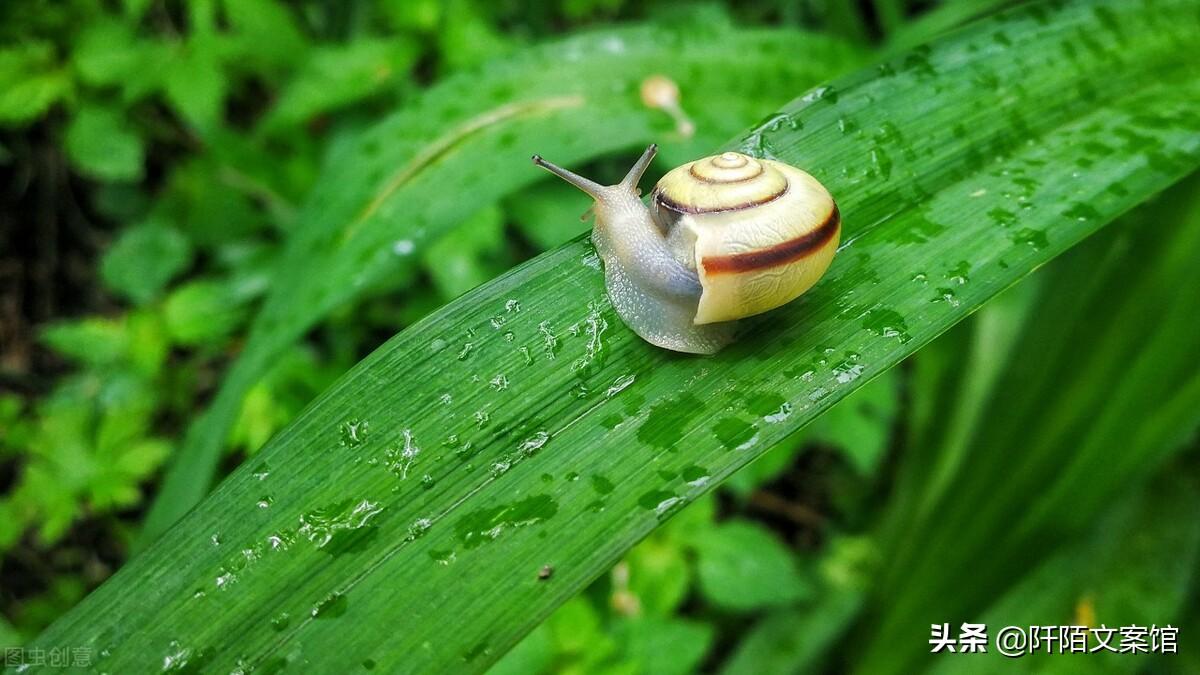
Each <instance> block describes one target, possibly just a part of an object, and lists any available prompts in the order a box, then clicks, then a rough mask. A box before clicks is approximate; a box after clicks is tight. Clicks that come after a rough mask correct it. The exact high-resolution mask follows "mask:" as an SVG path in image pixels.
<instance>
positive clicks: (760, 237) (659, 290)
mask: <svg viewBox="0 0 1200 675" xmlns="http://www.w3.org/2000/svg"><path fill="white" fill-rule="evenodd" d="M655 151H656V146H653V145H651V146H650V147H649V148H647V149H646V152H645V153H643V154H642V156H641V158H640V159H638V161H637V163H636V164H634V166H633V168H632V169H630V171H629V173H628V175H626V176H625V178H624V179H623V180H622V181H621V182H620V183H617V184H616V185H610V186H604V185H600V184H598V183H595V182H593V181H590V180H588V179H586V178H583V177H581V176H578V175H576V174H574V173H572V172H570V171H567V170H566V169H563V168H561V167H558V166H555V165H554V164H551V163H549V162H546V161H545V160H543V159H542V158H541V157H538V156H536V155H535V156H534V162H535V163H536V164H538V165H539V166H541V167H543V168H545V169H547V170H549V171H551V172H553V173H554V174H556V175H558V176H559V177H561V178H563V179H564V180H566V181H567V182H569V183H571V184H572V185H574V186H575V187H577V188H579V189H581V190H583V191H584V192H586V193H587V194H588V195H590V196H591V197H592V198H593V199H595V202H596V203H595V206H594V212H595V217H596V221H595V226H594V228H593V231H592V241H593V242H594V243H595V246H596V251H597V252H598V253H599V254H600V257H601V259H602V260H603V261H604V273H605V285H606V286H607V288H608V294H609V297H610V299H611V300H612V303H613V306H614V308H615V309H616V310H617V314H618V315H619V316H620V317H621V320H622V321H624V322H625V324H626V325H628V326H629V327H630V328H632V329H633V331H634V332H636V333H637V334H638V335H639V336H641V337H642V338H643V339H645V340H646V341H648V342H650V343H652V344H655V345H657V346H659V347H663V348H666V349H670V350H674V351H679V352H689V353H693V354H711V353H714V352H716V351H718V350H719V349H721V348H722V347H724V346H725V345H727V344H728V343H729V342H731V341H732V339H733V326H734V324H733V322H734V321H736V320H737V319H741V318H744V317H748V316H752V315H755V314H760V313H762V312H766V311H768V310H771V309H774V308H776V307H779V306H780V305H783V304H786V303H788V302H790V301H792V300H794V299H795V298H796V297H798V296H799V295H801V294H802V293H804V292H805V291H807V290H808V289H809V288H811V287H812V285H813V284H815V283H816V282H817V280H818V279H820V277H821V276H822V275H823V274H824V273H825V270H826V269H828V267H829V264H830V262H831V261H832V259H833V254H834V252H835V251H836V250H837V245H838V239H839V236H840V232H841V220H840V217H839V214H838V210H837V205H836V204H834V201H833V198H832V197H831V196H830V195H829V192H828V191H827V190H826V189H825V188H824V186H822V185H821V184H820V183H819V182H817V180H816V179H815V178H813V177H812V176H810V175H809V174H807V173H805V172H804V171H801V170H800V169H797V168H795V167H792V166H789V165H787V164H784V163H782V162H776V161H772V160H765V159H755V158H752V157H749V156H747V155H743V154H740V153H736V152H726V153H722V154H720V155H714V156H712V157H705V158H703V159H699V160H696V161H694V162H689V163H687V164H684V165H682V166H679V167H676V168H675V169H672V170H671V171H670V172H668V173H667V174H666V175H665V176H663V178H662V180H660V181H659V182H658V184H657V185H655V187H654V190H653V192H652V193H651V195H650V206H649V207H648V208H647V206H646V205H645V204H643V203H642V201H641V199H640V198H639V197H638V192H637V183H638V181H639V180H640V179H641V177H642V174H643V173H644V172H645V170H646V167H648V166H649V164H650V162H651V160H653V158H654V154H655Z"/></svg>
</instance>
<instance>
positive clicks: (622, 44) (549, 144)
mask: <svg viewBox="0 0 1200 675" xmlns="http://www.w3.org/2000/svg"><path fill="white" fill-rule="evenodd" d="M713 44H723V45H725V46H726V47H727V48H728V49H730V50H732V51H736V52H738V53H739V54H740V55H741V58H739V59H737V60H730V59H728V58H726V57H725V55H724V53H722V52H721V51H718V50H713V49H712V48H711V45H713ZM801 54H803V58H798V56H800V55H801ZM856 58H857V54H856V53H855V52H854V51H853V50H851V49H849V48H848V47H846V46H845V45H843V44H841V43H840V42H837V41H833V40H830V39H827V38H822V37H819V36H815V35H810V34H805V33H799V32H795V31H733V30H729V29H724V28H713V27H708V28H706V27H704V26H688V27H687V29H686V30H682V29H677V28H673V27H650V26H641V27H634V28H628V29H624V30H608V31H600V32H597V33H595V34H589V35H584V36H580V37H575V38H571V39H568V40H564V41H562V42H559V43H553V44H549V45H546V46H543V47H538V48H534V49H530V50H527V51H525V52H520V53H517V54H514V55H513V56H512V57H510V58H509V59H503V60H497V61H495V62H493V63H491V64H488V65H487V66H486V67H484V68H483V69H482V70H480V71H479V72H474V73H463V74H462V75H460V76H457V77H452V78H448V79H446V80H445V81H443V82H441V83H440V84H439V85H438V86H435V87H433V88H431V89H430V90H428V91H427V92H425V93H424V94H423V95H422V97H421V98H419V99H418V100H416V101H414V102H413V104H412V105H410V106H408V107H407V108H405V109H404V110H401V111H400V112H398V113H397V114H396V115H394V116H392V117H390V118H388V119H387V120H385V121H383V122H382V123H380V124H378V125H376V126H375V127H374V128H372V129H371V130H370V131H368V132H366V133H364V134H363V135H362V136H361V137H359V138H356V139H354V140H353V142H347V143H345V144H343V145H340V146H338V147H335V149H334V150H333V151H332V159H331V161H330V166H329V169H328V170H327V171H326V173H325V174H324V176H323V178H322V179H321V180H320V181H318V182H317V186H316V190H315V192H314V194H313V196H312V197H311V199H310V200H309V203H308V205H307V206H306V207H305V208H304V209H303V210H302V213H301V215H300V216H299V218H298V221H299V222H298V224H297V225H298V226H297V229H296V231H295V233H294V235H293V236H292V237H291V238H290V240H289V242H288V248H287V252H286V253H285V256H284V259H283V260H282V261H281V262H280V265H279V268H278V269H279V270H280V276H279V277H278V278H277V279H275V281H274V289H275V290H274V291H273V293H272V295H271V296H269V297H268V299H267V301H266V303H265V305H264V307H263V310H262V312H260V313H259V315H258V316H257V317H256V318H255V321H254V324H253V326H252V328H251V331H250V336H249V338H248V341H247V344H246V347H245V349H244V350H243V352H242V355H241V356H240V357H239V359H238V362H237V363H236V364H235V365H234V366H233V368H232V369H231V370H230V371H229V373H228V374H227V375H226V378H225V381H224V382H223V383H222V387H221V391H220V392H219V393H218V395H217V398H216V400H215V401H214V402H213V405H212V407H211V408H210V409H209V410H208V411H206V412H205V414H204V415H203V416H202V417H200V418H199V419H197V420H195V421H194V422H193V425H192V427H191V428H190V429H189V431H188V435H187V439H186V441H185V444H184V447H183V448H182V449H181V451H180V453H179V455H178V458H177V460H176V462H175V463H173V465H172V468H171V469H170V471H169V472H168V475H167V477H166V479H165V483H164V486H163V489H162V490H161V492H160V496H159V497H158V499H157V501H156V504H155V506H154V508H153V509H152V512H151V515H150V516H149V518H148V520H147V522H146V534H145V535H144V539H145V541H149V540H150V539H153V538H154V537H155V536H157V535H158V534H159V533H161V532H162V530H163V529H164V528H165V527H166V526H167V525H169V524H171V523H173V522H174V521H175V520H176V519H177V518H178V517H179V516H180V515H181V514H183V513H184V512H186V511H187V510H188V509H190V508H191V507H192V506H193V505H194V504H195V503H196V502H198V501H199V500H200V498H201V497H202V496H203V495H204V494H205V493H206V492H207V490H208V487H209V486H208V484H207V483H208V482H209V481H211V476H212V475H213V473H214V471H215V468H216V465H217V459H218V458H219V457H220V456H221V450H222V445H221V444H222V443H223V442H224V441H225V439H226V438H227V436H228V430H229V427H230V426H231V425H232V424H233V422H234V421H235V419H236V415H237V413H238V410H240V407H241V399H242V397H243V396H244V395H245V393H246V391H248V389H249V387H251V386H252V385H253V384H254V382H255V381H256V380H257V378H258V377H259V376H260V375H261V374H262V372H263V371H264V370H265V369H266V368H267V367H268V366H269V364H270V362H271V360H272V359H273V358H274V357H275V356H276V355H277V354H279V353H280V352H281V351H282V350H284V349H286V348H287V347H288V346H289V345H291V344H292V343H293V342H294V341H295V340H296V339H298V338H299V337H300V336H301V335H303V334H304V332H305V331H306V330H308V329H309V328H310V327H311V326H312V325H314V324H315V323H316V322H317V321H319V320H320V319H321V318H323V317H324V316H326V315H327V314H328V313H329V312H330V311H332V310H333V309H334V308H335V307H338V306H339V305H342V304H344V303H346V302H347V301H349V300H351V299H353V298H355V297H358V296H359V295H360V294H361V293H362V292H363V291H364V290H366V289H370V288H372V287H373V283H374V282H376V281H378V280H381V279H386V278H392V277H395V276H398V275H402V274H403V273H404V270H405V269H406V268H410V267H411V266H413V265H414V264H415V263H416V261H418V260H421V254H423V253H424V251H425V249H426V248H427V247H428V246H429V245H430V244H431V243H432V242H433V241H435V240H436V238H437V237H438V236H440V235H441V234H443V233H444V232H446V231H447V230H449V229H450V228H451V227H453V226H455V225H458V224H459V223H462V222H463V221H464V220H465V219H467V218H469V217H470V216H471V215H472V214H474V213H477V212H478V211H479V210H480V209H482V208H484V207H486V206H488V205H489V204H493V203H495V202H496V201H497V200H499V199H500V198H502V197H504V196H505V195H507V194H509V193H512V192H516V191H518V190H520V189H521V188H523V187H525V186H528V185H531V184H534V183H536V182H539V181H542V180H545V179H546V177H545V176H542V175H540V173H541V172H536V171H533V170H532V167H529V166H528V165H527V164H525V162H526V161H527V160H526V158H528V157H529V156H530V155H531V154H532V153H533V152H535V151H541V152H543V153H544V154H546V155H547V156H549V157H554V158H555V159H556V161H558V162H561V163H570V162H572V161H575V160H583V159H586V158H592V157H601V156H604V155H607V154H610V153H613V152H615V151H618V150H622V149H626V148H630V147H637V146H641V147H645V144H646V143H648V142H650V141H652V140H654V141H658V142H660V153H661V157H662V159H661V161H662V162H663V163H667V162H670V161H672V160H671V157H672V156H674V157H676V158H677V160H681V159H684V158H692V157H695V156H697V155H698V154H701V153H704V152H708V151H710V150H711V149H712V147H713V146H714V145H715V144H716V143H719V142H721V140H723V139H725V138H727V137H728V136H729V135H730V134H733V133H735V132H736V131H737V130H738V129H741V128H744V126H745V125H746V124H749V123H750V122H752V121H753V120H755V119H758V118H760V117H761V116H762V115H763V114H764V113H765V112H767V111H770V110H773V109H774V108H775V107H776V105H777V103H778V101H780V100H783V99H786V98H788V97H790V96H792V95H794V92H795V91H799V90H801V89H803V88H804V87H806V86H808V85H809V84H811V83H813V82H815V81H816V80H817V79H818V78H820V77H825V76H827V75H828V74H830V73H831V72H834V71H836V70H838V69H842V68H845V67H846V66H847V65H849V64H850V63H852V62H853V61H854V60H855V59H856ZM551 66H552V67H551ZM654 73H662V74H665V75H667V76H669V77H672V78H675V79H676V80H677V82H678V83H679V86H680V88H681V90H682V91H683V97H684V99H683V106H684V107H685V108H686V110H687V112H688V114H689V115H690V116H691V118H692V120H693V121H694V122H695V124H696V134H695V136H693V137H692V138H688V139H681V138H679V137H677V136H674V135H673V134H674V131H673V130H674V128H675V122H674V121H673V120H671V119H670V117H669V116H668V115H666V114H665V113H663V112H662V111H660V110H654V109H648V108H646V107H645V106H644V105H643V104H642V102H641V99H640V96H639V94H638V87H639V86H640V84H641V82H642V80H643V79H645V78H646V77H647V76H648V75H650V74H654ZM718 96H719V97H720V98H719V99H718V98H717V97H718ZM689 97H691V98H689ZM692 101H694V102H695V103H693V102H692ZM702 101H703V104H701V102H702ZM776 126H778V125H776ZM547 129H554V130H555V133H553V134H548V133H546V130H547ZM514 162H515V163H516V164H515V166H517V167H520V166H525V169H524V170H520V169H514V168H513V167H514ZM205 194H206V198H205V199H198V200H197V201H196V203H195V207H194V208H210V207H209V206H208V205H209V204H210V203H211V202H212V201H215V200H216V199H217V198H218V197H226V198H228V195H230V194H231V193H230V192H229V191H228V190H225V191H224V192H223V193H217V194H215V195H211V196H207V193H205ZM447 195H449V198H447ZM581 204H582V202H581ZM583 206H585V207H586V204H583ZM181 211H182V213H181V214H180V217H181V218H182V217H184V216H185V215H186V214H187V213H188V212H189V211H188V210H187V209H182V210H181ZM180 222H182V221H180ZM217 222H221V221H217ZM312 270H321V271H322V272H321V274H312V273H311V271H312ZM205 476H208V477H209V478H208V480H205V479H204V477H205Z"/></svg>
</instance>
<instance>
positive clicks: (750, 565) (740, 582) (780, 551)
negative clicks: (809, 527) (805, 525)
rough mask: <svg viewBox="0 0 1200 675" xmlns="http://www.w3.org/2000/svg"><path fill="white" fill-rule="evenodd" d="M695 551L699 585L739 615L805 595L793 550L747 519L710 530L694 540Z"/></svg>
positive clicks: (792, 600)
mask: <svg viewBox="0 0 1200 675" xmlns="http://www.w3.org/2000/svg"><path fill="white" fill-rule="evenodd" d="M696 553H697V557H698V560H697V564H696V567H697V571H698V573H699V576H700V586H701V588H702V589H703V590H704V594H705V595H706V596H707V597H708V598H709V599H710V600H712V601H713V602H714V603H716V604H717V605H719V606H721V607H725V608H727V609H732V610H736V611H743V612H744V611H748V610H753V609H759V608H762V607H777V606H780V605H789V604H792V603H794V602H796V601H798V600H800V599H802V598H804V597H805V596H806V595H808V592H809V587H808V584H807V583H806V582H805V580H804V579H803V577H801V576H800V572H799V570H798V569H797V567H796V562H795V560H794V559H793V555H792V552H791V551H789V550H788V548H787V547H786V546H784V545H783V543H782V542H780V541H779V540H778V539H776V538H775V536H774V535H773V534H772V533H771V532H770V530H767V529H766V528H764V527H763V526H761V525H758V524H756V523H754V522H752V521H731V522H728V523H725V524H723V525H721V526H720V527H717V528H715V529H714V530H712V531H711V532H709V533H708V535H707V536H706V537H705V538H704V539H703V540H702V541H700V542H698V547H697V551H696Z"/></svg>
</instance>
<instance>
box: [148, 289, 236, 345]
mask: <svg viewBox="0 0 1200 675" xmlns="http://www.w3.org/2000/svg"><path fill="white" fill-rule="evenodd" d="M245 300H246V298H245V297H243V296H242V295H241V294H240V293H239V292H238V289H237V288H236V287H235V286H233V285H232V284H230V283H228V282H225V281H222V280H216V279H202V280H198V281H191V282H188V283H186V284H184V285H182V286H180V287H178V288H176V289H175V290H174V291H172V292H171V295H169V296H168V297H167V299H166V301H165V302H164V303H163V319H164V320H165V322H166V326H167V333H168V334H169V335H170V336H171V339H172V340H174V341H175V342H176V343H178V344H183V345H202V344H207V345H213V344H216V343H219V342H220V341H221V340H223V339H225V338H226V337H228V336H229V335H231V334H232V333H233V332H234V331H235V330H237V328H238V327H239V326H240V325H241V324H242V323H243V322H244V321H245V320H246V318H247V316H248V314H249V307H247V306H246V303H245Z"/></svg>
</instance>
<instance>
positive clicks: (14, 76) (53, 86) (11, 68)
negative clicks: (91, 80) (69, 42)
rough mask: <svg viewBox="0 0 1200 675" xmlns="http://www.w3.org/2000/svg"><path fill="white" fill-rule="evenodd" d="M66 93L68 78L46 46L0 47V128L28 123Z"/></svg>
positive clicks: (69, 87)
mask: <svg viewBox="0 0 1200 675" xmlns="http://www.w3.org/2000/svg"><path fill="white" fill-rule="evenodd" d="M70 92H71V79H70V76H69V75H68V74H67V73H66V71H64V70H63V69H62V68H60V67H59V66H58V64H57V63H56V62H55V58H54V47H53V46H52V45H50V44H49V43H46V42H27V43H25V44H21V45H14V46H4V47H0V125H21V124H26V123H28V122H32V121H33V120H35V119H37V118H39V117H41V116H42V115H44V114H45V113H46V111H47V110H49V108H50V106H52V105H54V103H55V102H56V101H58V100H59V99H60V98H63V97H65V96H67V95H68V94H70Z"/></svg>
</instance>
